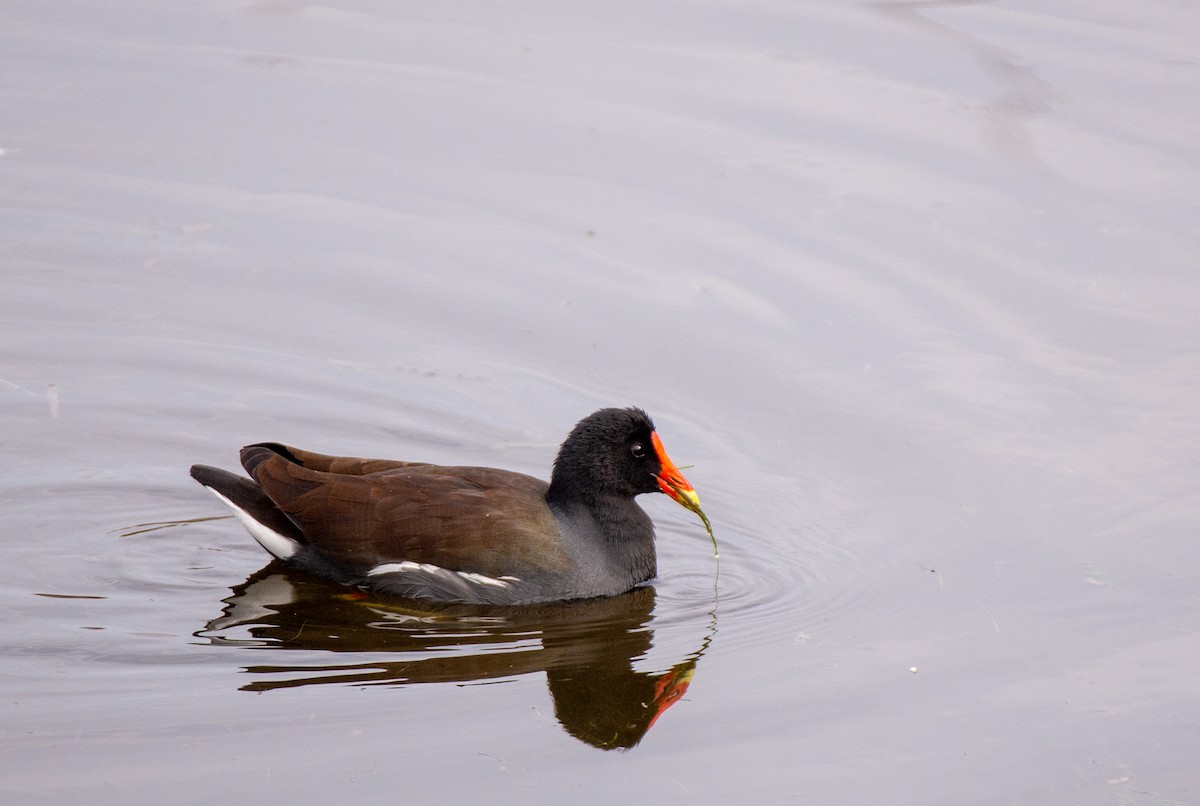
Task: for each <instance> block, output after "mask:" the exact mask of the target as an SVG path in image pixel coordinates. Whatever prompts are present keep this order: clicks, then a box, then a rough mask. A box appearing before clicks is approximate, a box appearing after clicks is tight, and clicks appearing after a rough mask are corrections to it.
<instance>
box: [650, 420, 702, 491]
mask: <svg viewBox="0 0 1200 806" xmlns="http://www.w3.org/2000/svg"><path fill="white" fill-rule="evenodd" d="M650 442H651V444H652V445H653V446H654V453H655V455H657V456H658V463H659V464H660V465H662V472H661V473H659V474H658V476H657V478H658V489H660V490H662V491H663V492H664V493H666V494H667V495H669V496H671V498H673V499H674V500H675V501H676V502H678V503H679V504H681V505H683V506H684V507H687V508H688V509H695V508H696V507H699V506H700V496H698V495H696V490H695V489H694V488H693V487H692V483H691V482H690V481H688V480H687V479H685V478H684V477H683V474H682V473H680V472H679V468H677V467H675V463H674V462H672V461H671V457H670V456H667V451H666V449H665V448H663V444H662V440H661V439H659V438H658V432H657V431H655V432H653V433H651V434H650ZM685 501H686V503H685Z"/></svg>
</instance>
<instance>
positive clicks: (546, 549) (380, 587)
mask: <svg viewBox="0 0 1200 806" xmlns="http://www.w3.org/2000/svg"><path fill="white" fill-rule="evenodd" d="M240 459H241V463H242V467H243V468H244V469H245V471H246V473H247V474H249V478H246V477H244V476H240V475H238V474H236V473H231V472H229V471H227V470H222V469H219V468H215V467H210V466H208V465H193V466H192V468H191V476H192V477H193V478H194V479H195V480H196V481H198V482H199V483H200V484H201V485H203V486H204V487H205V488H206V489H207V490H208V491H209V492H211V493H212V494H213V495H215V496H216V497H217V498H218V499H220V500H221V501H222V502H223V503H224V504H225V505H227V506H228V507H229V508H230V509H231V510H232V511H233V514H234V516H235V517H236V519H237V520H238V521H239V522H240V523H241V524H242V526H244V527H245V528H246V530H247V531H248V532H249V533H250V535H251V536H252V537H253V538H254V539H255V540H256V541H258V543H259V544H260V545H261V546H262V547H263V548H264V549H266V550H267V551H268V552H269V553H270V554H271V555H273V556H274V557H276V558H278V559H279V560H281V561H282V562H283V563H284V564H285V565H286V566H288V567H291V568H295V569H298V570H300V571H304V572H307V573H310V574H314V575H317V576H320V577H324V578H326V579H329V580H332V581H334V582H337V583H341V584H343V585H350V586H356V587H358V588H362V589H364V590H367V591H372V592H378V593H382V594H389V595H394V596H400V597H406V598H411V599H422V600H432V601H436V602H455V603H468V604H481V605H525V604H536V603H544V602H555V601H567V600H574V599H588V598H593V597H602V596H615V595H617V594H620V593H624V592H626V591H629V590H631V589H633V588H635V587H637V586H639V585H643V584H645V583H646V582H648V581H650V580H651V579H653V578H654V577H655V576H656V575H657V558H656V553H655V546H654V524H653V523H652V522H651V520H650V517H649V516H648V515H647V514H646V512H645V511H644V510H643V509H642V508H641V506H639V505H638V503H637V502H636V501H635V500H634V499H635V497H636V496H638V495H641V494H643V493H656V492H661V493H665V494H666V495H668V496H669V497H670V498H672V499H673V500H674V501H676V502H677V503H679V504H681V505H682V506H684V507H685V508H687V509H689V510H691V511H693V512H696V513H698V514H700V515H701V517H704V516H703V514H702V513H701V511H700V499H699V497H698V495H697V493H696V491H695V489H694V488H693V487H692V485H691V483H690V482H688V480H687V479H686V478H684V476H683V474H682V473H680V472H679V469H678V468H677V467H676V466H675V463H674V462H672V461H671V459H670V457H669V456H668V455H667V452H666V450H665V449H664V448H663V444H662V440H661V439H660V438H659V436H658V432H657V431H656V430H655V427H654V422H653V421H652V420H651V419H650V416H649V415H648V414H646V412H645V411H643V410H642V409H640V408H636V407H630V408H604V409H600V410H599V411H596V412H594V413H592V414H590V415H588V416H587V417H584V418H583V419H582V420H580V421H579V422H578V423H577V424H576V425H575V427H574V428H572V429H571V431H570V433H569V434H568V435H567V438H566V439H565V440H564V441H563V443H562V446H561V447H560V448H559V450H558V454H557V456H556V458H555V460H554V464H553V468H552V472H551V476H550V481H549V483H547V482H545V481H542V480H541V479H538V478H535V477H533V476H529V475H526V474H524V473H517V472H513V471H510V470H501V469H497V468H490V467H469V466H444V465H436V464H428V463H424V462H406V461H395V460H386V459H363V458H354V457H338V456H327V455H324V454H319V453H313V452H310V451H305V450H300V449H298V448H292V447H289V446H286V445H282V444H279V443H275V442H261V443H256V444H254V445H248V446H246V447H244V448H242V450H241V452H240ZM705 524H706V525H707V519H705ZM714 545H715V544H714Z"/></svg>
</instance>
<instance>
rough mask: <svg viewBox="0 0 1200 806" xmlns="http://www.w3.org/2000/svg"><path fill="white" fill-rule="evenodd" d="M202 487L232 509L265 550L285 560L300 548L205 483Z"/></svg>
mask: <svg viewBox="0 0 1200 806" xmlns="http://www.w3.org/2000/svg"><path fill="white" fill-rule="evenodd" d="M204 489H206V490H208V491H209V492H210V493H212V494H213V495H215V496H216V497H217V498H220V499H221V502H222V503H224V504H225V506H227V507H229V508H230V509H232V510H233V516H234V517H235V518H237V519H238V522H239V523H241V524H242V526H245V527H246V531H247V532H249V533H250V536H251V537H253V538H254V539H255V540H257V541H258V544H259V545H260V546H262V547H263V548H265V549H266V550H267V551H269V552H271V553H272V554H274V555H275V556H276V557H278V558H279V559H281V560H286V559H288V558H289V557H291V556H292V555H293V554H295V553H296V551H297V550H298V549H299V548H300V544H299V543H297V542H296V541H295V540H292V539H291V538H290V537H285V536H283V535H281V534H279V532H276V531H275V530H274V529H268V528H267V527H266V526H263V525H262V524H261V523H259V522H258V521H256V520H254V518H252V517H250V513H248V512H246V510H244V509H242V508H241V507H239V506H238V505H237V504H235V503H233V502H232V501H230V500H229V499H228V498H226V497H225V496H223V495H221V494H220V493H219V492H217V491H216V490H214V489H213V488H212V487H209V486H207V485H205V487H204Z"/></svg>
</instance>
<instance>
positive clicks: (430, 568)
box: [367, 560, 520, 588]
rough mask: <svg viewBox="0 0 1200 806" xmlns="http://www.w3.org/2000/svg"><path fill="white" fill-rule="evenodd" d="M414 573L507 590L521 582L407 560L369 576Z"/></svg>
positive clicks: (509, 578) (379, 567) (382, 565)
mask: <svg viewBox="0 0 1200 806" xmlns="http://www.w3.org/2000/svg"><path fill="white" fill-rule="evenodd" d="M413 571H416V572H418V573H422V574H429V575H430V576H441V577H447V576H450V575H451V574H457V575H458V576H460V577H462V578H463V579H465V580H466V581H467V582H474V583H475V584H476V585H492V586H493V587H497V588H507V587H508V583H509V582H520V580H519V579H517V577H512V576H504V577H501V578H500V579H496V578H495V577H489V576H485V575H483V574H474V573H471V572H470V571H451V570H450V569H448V568H442V567H441V566H440V565H433V564H432V563H417V562H413V561H412V560H405V561H403V562H398V563H382V564H380V565H377V566H375V567H374V568H372V569H371V570H370V571H368V572H367V576H369V577H374V576H379V575H380V574H403V573H408V572H413Z"/></svg>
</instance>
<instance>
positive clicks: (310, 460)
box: [242, 442, 434, 476]
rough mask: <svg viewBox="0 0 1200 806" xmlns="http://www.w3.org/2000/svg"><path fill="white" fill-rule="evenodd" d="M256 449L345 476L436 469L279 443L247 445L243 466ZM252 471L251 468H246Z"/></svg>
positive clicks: (419, 463) (303, 465)
mask: <svg viewBox="0 0 1200 806" xmlns="http://www.w3.org/2000/svg"><path fill="white" fill-rule="evenodd" d="M255 448H267V449H268V450H270V451H271V452H272V453H277V454H280V455H282V456H284V457H286V458H288V459H289V460H291V461H292V462H295V463H296V464H298V465H300V466H301V467H306V468H308V469H309V470H319V471H321V472H323V473H337V474H339V475H343V476H365V475H367V474H368V473H378V472H379V471H381V470H396V469H398V468H403V467H434V465H429V464H427V463H425V462H402V461H400V460H398V459H361V458H359V457H356V456H327V455H326V454H323V453H313V452H312V451H302V450H300V449H299V448H293V447H291V446H290V445H280V444H279V443H278V442H260V443H258V444H257V445H247V446H246V447H245V448H243V449H242V464H243V466H245V465H246V463H247V462H246V460H247V458H248V457H249V456H250V455H253V451H254V449H255ZM246 469H247V470H250V468H249V467H246Z"/></svg>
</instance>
